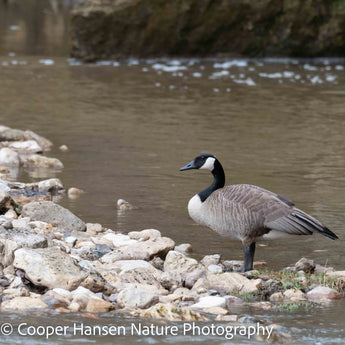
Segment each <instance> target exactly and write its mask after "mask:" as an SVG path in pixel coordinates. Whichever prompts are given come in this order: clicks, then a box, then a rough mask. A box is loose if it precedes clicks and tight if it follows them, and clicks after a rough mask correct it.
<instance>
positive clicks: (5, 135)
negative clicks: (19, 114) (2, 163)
mask: <svg viewBox="0 0 345 345" xmlns="http://www.w3.org/2000/svg"><path fill="white" fill-rule="evenodd" d="M22 139H24V131H22V130H20V129H14V128H9V127H6V126H0V141H15V140H22Z"/></svg>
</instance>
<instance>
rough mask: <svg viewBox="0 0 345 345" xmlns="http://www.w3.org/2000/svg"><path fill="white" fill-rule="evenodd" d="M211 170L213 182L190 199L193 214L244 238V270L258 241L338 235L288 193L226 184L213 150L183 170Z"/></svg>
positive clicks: (249, 266)
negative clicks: (289, 196) (293, 200)
mask: <svg viewBox="0 0 345 345" xmlns="http://www.w3.org/2000/svg"><path fill="white" fill-rule="evenodd" d="M190 169H200V170H201V169H206V170H209V171H210V172H211V173H212V175H213V177H214V180H213V183H212V184H211V185H210V186H209V187H208V188H206V189H204V190H203V191H201V192H200V193H198V194H196V195H194V196H193V197H192V198H191V199H190V200H189V203H188V212H189V215H190V217H191V218H192V219H193V220H194V221H195V222H196V223H198V224H200V225H205V226H207V227H209V228H211V229H212V230H214V231H216V232H217V233H219V234H220V235H222V236H224V237H227V238H229V239H230V240H237V241H241V242H242V244H243V246H244V263H243V266H242V268H241V269H240V272H246V271H250V270H252V269H253V260H254V254H255V244H256V241H258V240H260V239H262V238H268V239H274V238H280V237H286V236H289V235H311V234H313V233H314V232H318V233H320V234H322V235H324V236H326V237H329V238H331V239H332V240H335V239H338V236H337V235H336V234H334V233H333V232H332V231H331V230H329V229H328V228H327V227H325V226H324V225H322V224H321V223H320V222H319V221H318V220H317V219H315V218H313V217H312V216H310V215H309V214H307V213H305V212H303V211H302V210H300V209H298V208H296V207H295V204H294V203H293V202H292V201H290V200H289V199H287V198H285V197H284V196H281V195H278V194H275V193H273V192H270V191H269V190H266V189H264V188H261V187H258V186H254V185H249V184H235V185H230V186H225V187H224V184H225V174H224V170H223V167H222V165H221V164H220V162H219V160H218V159H217V158H216V157H215V156H214V155H212V154H208V153H201V154H200V155H198V156H196V157H195V158H194V159H193V160H192V161H191V162H190V163H188V164H187V165H185V166H183V167H182V168H180V171H184V170H190Z"/></svg>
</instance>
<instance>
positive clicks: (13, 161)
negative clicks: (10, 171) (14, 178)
mask: <svg viewBox="0 0 345 345" xmlns="http://www.w3.org/2000/svg"><path fill="white" fill-rule="evenodd" d="M0 165H4V166H10V167H18V166H19V165H20V158H19V154H18V153H17V152H16V151H14V150H11V149H9V148H8V147H3V148H2V149H0Z"/></svg>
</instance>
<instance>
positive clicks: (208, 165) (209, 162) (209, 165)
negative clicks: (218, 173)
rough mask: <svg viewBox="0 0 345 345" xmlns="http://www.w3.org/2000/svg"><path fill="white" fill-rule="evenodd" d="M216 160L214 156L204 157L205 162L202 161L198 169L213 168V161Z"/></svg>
mask: <svg viewBox="0 0 345 345" xmlns="http://www.w3.org/2000/svg"><path fill="white" fill-rule="evenodd" d="M215 161H216V159H215V158H213V157H208V158H207V159H206V162H205V163H204V165H202V166H201V167H200V168H199V169H206V170H210V171H212V170H213V169H214V162H215Z"/></svg>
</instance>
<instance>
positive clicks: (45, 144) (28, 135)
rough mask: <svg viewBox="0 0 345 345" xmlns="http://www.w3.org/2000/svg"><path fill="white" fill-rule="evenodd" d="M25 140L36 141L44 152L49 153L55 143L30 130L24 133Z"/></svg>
mask: <svg viewBox="0 0 345 345" xmlns="http://www.w3.org/2000/svg"><path fill="white" fill-rule="evenodd" d="M24 139H25V140H35V141H36V142H37V144H38V145H39V146H40V147H41V148H42V150H43V151H48V150H50V149H51V148H52V147H53V143H52V142H51V141H50V140H49V139H47V138H44V137H42V136H41V135H38V134H37V133H35V132H33V131H30V130H26V131H25V132H24Z"/></svg>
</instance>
